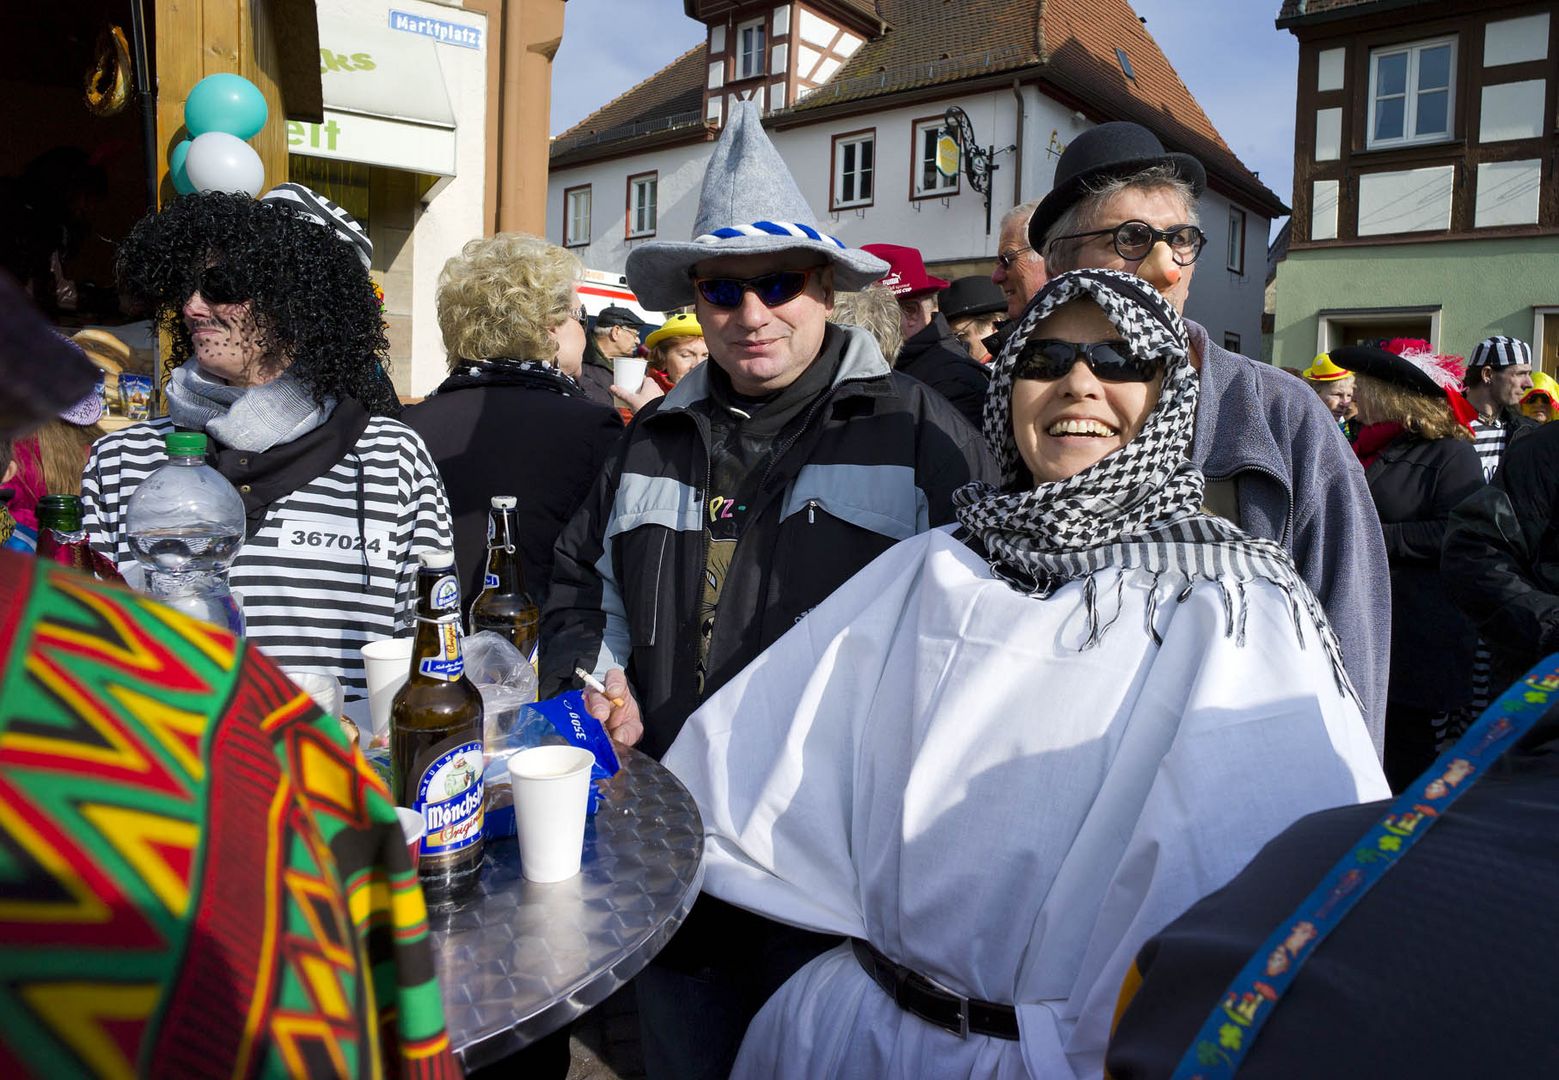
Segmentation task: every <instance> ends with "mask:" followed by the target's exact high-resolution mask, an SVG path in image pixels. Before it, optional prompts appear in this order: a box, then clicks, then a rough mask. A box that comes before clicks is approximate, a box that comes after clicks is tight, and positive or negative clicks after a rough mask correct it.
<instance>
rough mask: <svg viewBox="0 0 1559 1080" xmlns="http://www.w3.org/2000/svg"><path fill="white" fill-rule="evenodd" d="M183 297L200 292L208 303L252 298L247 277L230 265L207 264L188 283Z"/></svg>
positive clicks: (233, 301) (223, 302) (227, 302)
mask: <svg viewBox="0 0 1559 1080" xmlns="http://www.w3.org/2000/svg"><path fill="white" fill-rule="evenodd" d="M188 289H189V291H188V292H187V293H186V294H185V296H184V299H185V300H188V299H189V298H190V296H191V295H193V294H195V293H197V292H198V293H200V295H201V296H203V297H205V298H206V302H207V303H208V304H241V303H243V302H244V301H245V300H252V299H253V298H254V290H253V289H252V288H250V287H249V279H248V278H247V277H245V276H244V275H243V274H241V273H239V272H238V271H237V270H234V269H233V268H232V267H231V266H208V267H206V268H205V269H204V270H202V271H201V272H200V274H199V275H198V276H197V277H196V278H195V280H194V281H192V282H190V283H189V286H188Z"/></svg>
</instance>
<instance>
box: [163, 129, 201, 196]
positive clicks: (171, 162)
mask: <svg viewBox="0 0 1559 1080" xmlns="http://www.w3.org/2000/svg"><path fill="white" fill-rule="evenodd" d="M188 157H189V140H188V139H185V140H184V141H183V142H181V143H179V145H177V146H175V147H174V148H173V153H171V154H169V155H168V175H169V176H171V177H172V178H173V190H174V191H177V192H178V193H179V194H180V195H193V194H195V185H194V184H192V183H190V179H189V173H187V172H185V171H184V160H185V159H186V158H188Z"/></svg>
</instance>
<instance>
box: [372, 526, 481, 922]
mask: <svg viewBox="0 0 1559 1080" xmlns="http://www.w3.org/2000/svg"><path fill="white" fill-rule="evenodd" d="M417 558H418V562H419V564H420V565H419V567H418V571H417V614H416V623H417V637H416V643H415V645H414V646H413V647H412V651H411V674H410V677H409V678H408V679H407V680H406V685H405V686H403V687H401V688H400V690H399V691H398V692H397V693H396V695H395V701H394V703H393V704H392V705H391V707H390V768H391V778H392V781H393V783H394V787H395V790H394V794H395V801H396V803H397V804H399V805H401V806H410V807H412V808H414V809H416V810H420V811H421V812H422V817H423V820H424V821H425V822H426V823H427V833H426V835H425V836H424V837H423V839H422V850H421V854H420V859H419V870H420V873H421V876H422V890H423V893H424V895H425V896H426V898H427V900H428V902H429V903H430V904H438V903H440V902H443V901H447V900H451V899H454V898H456V897H458V896H460V894H462V893H463V892H465V891H466V890H467V889H469V888H471V887H472V886H474V885H475V884H476V880H477V876H478V874H479V873H480V871H481V867H482V821H483V810H484V809H485V807H484V800H485V797H486V796H485V793H484V791H483V786H482V766H483V761H482V695H481V694H479V693H478V692H477V689H476V687H475V686H473V685H472V683H471V680H470V679H468V678H466V676H465V661H464V659H463V658H462V656H461V652H460V585H459V582H458V579H457V578H456V576H455V556H454V553H453V552H451V551H447V550H446V551H422V552H420V553H419V554H418V556H417Z"/></svg>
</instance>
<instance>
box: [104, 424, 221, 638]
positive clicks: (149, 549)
mask: <svg viewBox="0 0 1559 1080" xmlns="http://www.w3.org/2000/svg"><path fill="white" fill-rule="evenodd" d="M167 446H168V463H167V464H166V465H164V466H162V467H161V468H160V469H158V470H157V471H156V472H154V473H152V474H151V475H150V476H148V477H147V478H146V479H145V480H143V481H142V482H141V486H140V487H138V488H136V489H135V491H134V492H133V493H132V494H131V496H130V504H129V506H128V508H127V509H126V511H125V521H126V525H127V526H128V528H129V534H130V550H131V551H132V552H133V553H134V554H135V558H136V561H137V562H139V563H140V564H141V566H143V567H144V568H145V570H146V583H145V590H144V591H145V592H146V593H147V594H148V595H150V596H153V597H155V598H157V599H158V600H160V601H162V602H163V603H165V604H168V605H169V606H171V607H175V608H178V609H179V610H180V611H183V612H185V613H187V614H189V615H193V616H195V617H196V618H197V619H204V620H205V621H206V622H212V623H216V624H217V625H218V626H225V627H227V628H228V629H229V630H231V631H232V632H233V633H235V634H240V635H241V634H243V632H244V615H243V609H242V608H241V607H240V606H239V601H238V598H237V597H236V596H234V595H233V591H232V590H231V589H230V588H228V583H227V571H228V567H230V566H232V564H233V559H234V558H235V557H236V556H237V555H238V549H239V547H240V546H241V545H242V544H243V542H244V520H245V516H244V501H243V499H242V498H241V497H240V496H239V494H238V492H237V491H236V490H234V488H233V485H232V484H229V483H228V482H227V479H226V478H225V477H223V475H222V474H221V473H219V472H217V471H216V470H215V469H213V468H211V466H209V465H207V464H206V460H205V459H206V436H205V435H204V434H202V433H201V432H198V431H193V432H192V431H176V432H172V433H171V434H169V435H168V443H167Z"/></svg>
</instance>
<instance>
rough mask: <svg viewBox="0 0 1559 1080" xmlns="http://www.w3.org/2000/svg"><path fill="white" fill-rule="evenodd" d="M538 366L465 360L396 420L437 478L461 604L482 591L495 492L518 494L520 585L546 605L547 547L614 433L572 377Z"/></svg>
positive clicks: (610, 417)
mask: <svg viewBox="0 0 1559 1080" xmlns="http://www.w3.org/2000/svg"><path fill="white" fill-rule="evenodd" d="M541 367H542V366H541V365H534V366H533V365H525V366H524V367H523V368H522V366H521V365H518V364H511V363H509V362H508V361H495V362H489V363H484V364H474V365H470V366H468V367H465V368H462V369H461V370H460V371H459V372H457V373H455V374H454V375H451V376H450V377H449V378H448V379H446V380H445V381H444V383H443V385H441V386H440V387H439V388H438V390H437V392H436V393H434V394H433V396H431V397H429V398H428V399H427V400H426V401H424V402H422V403H421V404H420V405H413V406H412V407H411V408H409V409H407V410H406V413H405V415H404V416H403V417H402V420H403V421H404V422H405V423H407V424H409V425H410V426H411V427H412V429H413V430H415V431H416V432H417V434H419V435H421V436H422V440H423V442H425V443H427V445H428V451H429V453H431V454H432V455H433V461H434V463H435V464H437V465H438V468H439V472H440V473H441V474H443V477H444V489H445V491H446V492H447V493H448V494H449V512H450V517H451V518H452V519H453V522H454V532H455V565H456V568H457V569H458V570H459V571H460V585H461V589H462V594H461V595H462V596H463V597H464V599H465V602H466V604H467V605H469V603H470V601H471V599H472V598H473V597H475V596H476V594H477V593H478V592H480V591H481V586H482V573H483V571H484V569H485V567H486V561H487V511H488V507H489V500H490V499H491V498H492V497H493V496H494V495H513V496H515V497H516V498H517V499H518V500H519V506H518V508H517V509H518V512H517V515H516V516H517V519H518V523H519V540H518V544H517V546H518V547H519V549H520V566H521V568H522V569H523V570H524V572H525V585H526V588H527V589H528V590H529V592H530V594H531V596H533V597H534V598H535V599H536V602H537V603H544V602H545V601H546V598H547V586H548V584H549V583H550V581H551V580H552V545H553V544H554V543H555V542H556V541H557V538H558V533H559V532H561V531H562V530H563V526H564V525H565V524H567V523H568V520H569V518H571V517H572V516H573V515H574V511H575V510H577V509H579V504H580V503H581V502H583V501H584V498H585V496H586V495H587V494H588V493H589V491H590V485H591V484H592V483H594V482H595V478H596V475H597V474H598V473H599V472H600V471H601V468H602V466H603V465H604V464H605V463H606V460H607V458H608V457H609V456H610V455H611V452H612V449H613V447H615V446H616V445H617V440H618V439H619V438H621V437H622V432H623V425H622V420H621V419H620V418H619V417H618V415H617V410H616V409H607V408H603V407H602V406H600V405H595V404H592V403H591V402H589V401H586V400H585V399H584V398H583V397H581V396H579V391H578V389H577V387H576V385H575V384H574V383H572V382H569V381H568V380H567V379H566V378H565V377H564V376H563V375H561V374H560V373H558V372H556V371H555V370H553V369H550V368H547V369H542V370H537V369H538V368H541ZM525 368H531V370H525Z"/></svg>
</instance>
